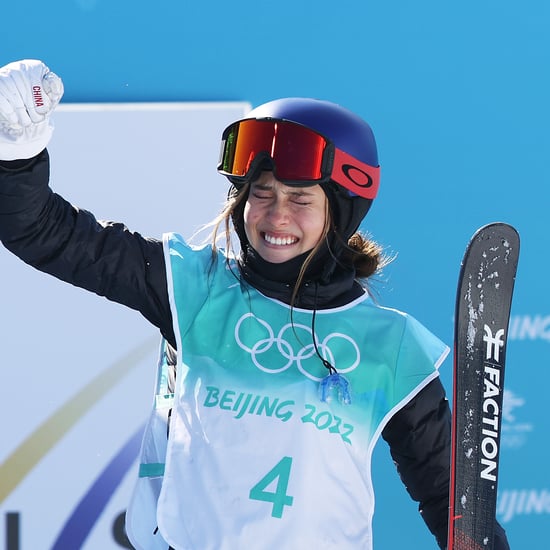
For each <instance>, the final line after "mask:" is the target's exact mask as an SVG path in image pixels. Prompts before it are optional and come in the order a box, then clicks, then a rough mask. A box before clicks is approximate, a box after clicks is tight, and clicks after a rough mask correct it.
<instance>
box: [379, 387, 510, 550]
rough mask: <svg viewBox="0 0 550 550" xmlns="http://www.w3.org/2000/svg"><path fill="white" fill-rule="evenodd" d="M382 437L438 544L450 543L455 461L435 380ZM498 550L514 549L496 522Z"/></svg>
mask: <svg viewBox="0 0 550 550" xmlns="http://www.w3.org/2000/svg"><path fill="white" fill-rule="evenodd" d="M382 437H383V438H384V439H385V440H386V441H387V442H388V444H389V446H390V453H391V456H392V458H393V461H394V463H395V465H396V467H397V471H398V473H399V476H400V477H401V480H402V481H403V483H404V485H405V487H406V488H407V491H408V492H409V494H410V496H411V497H412V498H413V500H415V501H417V502H418V503H419V510H420V513H421V515H422V518H423V519H424V521H425V522H426V525H427V526H428V528H429V529H430V531H431V532H432V533H433V535H434V536H435V538H436V541H437V544H438V546H439V548H441V549H443V550H444V549H445V548H446V546H447V530H448V521H449V519H448V514H449V482H450V464H451V411H450V408H449V403H448V401H447V399H446V397H445V390H444V388H443V385H442V384H441V380H440V379H439V378H436V379H435V380H433V381H432V382H430V383H429V384H428V385H427V386H426V387H425V388H424V389H422V390H421V391H420V392H419V393H418V395H417V396H416V397H415V398H414V399H412V400H411V401H410V402H409V403H408V404H407V405H406V406H405V407H404V408H403V409H401V410H400V411H399V412H398V413H397V414H396V415H395V416H394V417H393V418H392V419H391V420H390V421H389V423H388V425H387V426H386V427H385V429H384V431H383V432H382ZM494 547H495V550H509V546H508V541H507V539H506V533H505V532H504V529H503V528H502V527H501V526H500V525H499V524H498V522H496V520H495V546H494Z"/></svg>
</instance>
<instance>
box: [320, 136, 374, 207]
mask: <svg viewBox="0 0 550 550" xmlns="http://www.w3.org/2000/svg"><path fill="white" fill-rule="evenodd" d="M331 179H332V180H334V181H335V182H336V183H338V184H339V185H341V186H342V187H345V188H346V189H349V190H350V191H351V192H353V193H355V194H356V195H359V196H360V197H363V198H365V199H374V198H375V197H376V195H377V193H378V187H379V186H380V166H376V167H375V166H370V165H369V164H365V163H363V162H360V161H358V160H357V159H356V158H355V157H352V156H351V155H348V154H347V153H346V152H345V151H342V150H341V149H338V148H337V147H335V148H334V165H333V167H332V174H331Z"/></svg>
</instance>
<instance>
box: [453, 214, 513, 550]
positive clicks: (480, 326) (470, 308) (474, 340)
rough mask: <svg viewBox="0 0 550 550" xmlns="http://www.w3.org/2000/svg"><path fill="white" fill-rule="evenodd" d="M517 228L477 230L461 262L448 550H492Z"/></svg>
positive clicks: (497, 226) (504, 226)
mask: <svg viewBox="0 0 550 550" xmlns="http://www.w3.org/2000/svg"><path fill="white" fill-rule="evenodd" d="M518 258H519V236H518V233H517V231H516V230H515V229H514V228H513V227H512V226H510V225H507V224H504V223H492V224H489V225H486V226H484V227H482V228H480V229H479V230H478V231H477V232H476V233H475V234H474V236H473V237H472V239H471V241H470V243H469V244H468V247H467V249H466V252H465V254H464V259H463V260H462V265H461V270H460V277H459V282H458V292H457V297H456V310H455V334H454V381H453V427H452V431H453V447H452V457H451V486H450V507H449V538H448V545H447V549H448V550H492V549H493V538H494V520H495V514H496V499H497V484H498V465H499V455H500V428H501V419H502V397H503V389H504V365H505V357H506V340H507V336H508V322H509V318H510V307H511V303H512V294H513V290H514V282H515V278H516V268H517V263H518Z"/></svg>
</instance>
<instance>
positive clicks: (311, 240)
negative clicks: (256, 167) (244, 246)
mask: <svg viewBox="0 0 550 550" xmlns="http://www.w3.org/2000/svg"><path fill="white" fill-rule="evenodd" d="M326 217H327V198H326V195H325V193H324V191H323V189H322V188H321V186H320V185H313V186H311V187H291V186H289V185H285V184H284V183H281V182H280V181H278V180H277V179H276V178H275V176H274V175H273V173H272V172H267V171H265V172H262V174H261V175H260V177H259V178H258V179H257V180H256V181H254V182H253V183H252V184H251V186H250V193H249V195H248V199H247V201H246V205H245V208H244V229H245V232H246V236H247V238H248V242H249V243H250V245H251V246H252V248H254V250H255V251H256V252H257V253H258V254H259V255H260V256H261V257H262V258H263V259H264V260H266V261H267V262H271V263H282V262H286V261H287V260H291V259H292V258H294V257H296V256H298V255H300V254H303V253H304V252H307V251H308V250H311V249H313V248H314V247H315V246H316V245H317V243H318V242H319V241H320V240H321V239H322V238H323V236H324V235H325V226H326V223H325V221H326Z"/></svg>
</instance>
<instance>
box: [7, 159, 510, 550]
mask: <svg viewBox="0 0 550 550" xmlns="http://www.w3.org/2000/svg"><path fill="white" fill-rule="evenodd" d="M0 241H2V243H3V244H4V246H5V247H6V248H7V249H8V250H10V251H11V252H13V253H14V254H15V255H17V256H18V257H19V258H21V259H22V260H23V261H25V262H26V263H28V264H29V265H31V266H33V267H35V268H36V269H38V270H40V271H43V272H45V273H49V274H51V275H54V276H55V277H57V278H59V279H61V280H63V281H66V282H68V283H71V284H73V285H75V286H78V287H81V288H84V289H86V290H89V291H91V292H95V293H96V294H98V295H100V296H105V297H106V298H108V299H109V300H112V301H114V302H118V303H120V304H123V305H125V306H128V307H130V308H132V309H135V310H137V311H139V312H140V313H141V314H142V315H143V316H144V317H145V318H146V319H148V320H149V321H150V322H151V323H152V324H153V325H155V326H156V327H158V329H159V330H160V332H161V334H162V335H163V336H164V337H165V338H166V340H167V341H168V342H169V343H170V345H171V346H173V347H174V348H175V347H176V341H175V337H174V331H173V328H172V317H171V312H170V305H169V299H168V289H167V280H166V270H165V264H164V254H163V247H162V243H161V242H160V241H159V240H157V239H150V238H145V237H143V236H141V235H140V234H138V233H135V232H131V231H129V230H128V229H127V228H126V227H125V226H124V225H123V224H121V223H113V222H101V221H98V220H96V218H95V217H94V216H93V214H91V213H90V212H88V211H86V210H81V209H79V208H77V207H74V206H72V205H71V204H70V203H69V202H67V201H66V200H65V199H63V198H62V197H60V196H59V195H57V194H55V193H54V192H53V191H52V190H51V188H50V187H49V157H48V153H47V151H46V150H44V151H43V152H42V153H41V154H39V155H38V156H36V157H35V158H33V159H30V160H26V161H23V160H21V161H11V162H7V161H4V162H2V161H0ZM450 432H451V414H450V409H449V404H448V401H447V399H446V397H445V391H444V389H443V386H442V384H441V382H440V380H439V379H436V380H434V381H432V382H431V383H430V384H429V385H428V386H427V387H426V388H424V389H423V390H422V391H421V392H420V393H419V394H418V395H417V396H416V397H415V398H414V399H413V400H412V401H411V402H410V403H409V404H408V405H407V406H405V407H404V408H403V409H402V410H400V411H399V412H398V413H397V414H396V415H395V416H394V417H393V418H392V419H391V420H390V422H389V423H388V425H387V426H386V427H385V429H384V431H383V433H382V436H383V438H384V439H385V440H386V441H387V442H388V444H389V447H390V452H391V455H392V458H393V460H394V462H395V464H396V467H397V470H398V472H399V475H400V477H401V479H402V481H403V483H404V485H405V487H406V488H407V491H408V492H409V494H410V496H411V497H412V498H413V499H414V500H415V501H417V502H418V503H419V510H420V513H421V514H422V517H423V519H424V521H425V522H426V524H427V526H428V528H429V529H430V531H431V532H432V533H433V534H434V536H435V537H436V540H437V543H438V545H439V547H440V548H442V549H444V548H445V547H446V541H447V524H448V518H447V515H448V502H449V464H450V439H451V437H450ZM410 547H411V548H417V546H416V545H415V544H414V541H411V546H410ZM508 549H509V546H508V543H507V541H506V535H505V534H504V530H503V529H502V528H501V527H500V525H498V523H497V524H496V536H495V550H508Z"/></svg>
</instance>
